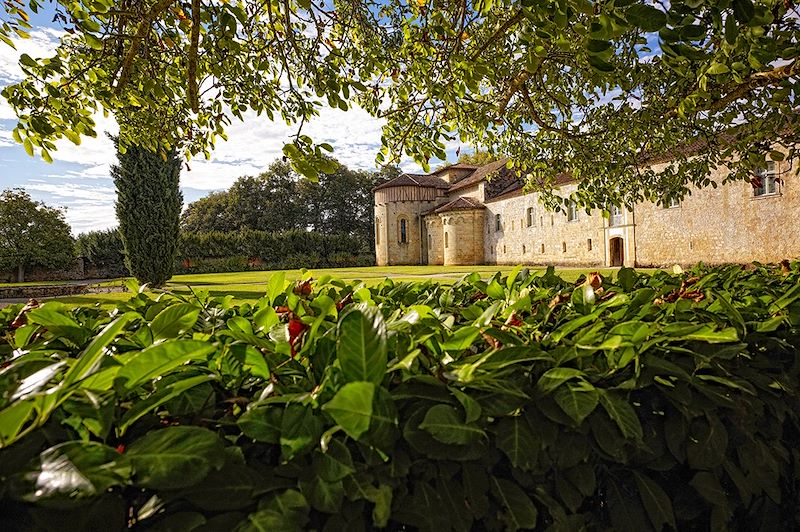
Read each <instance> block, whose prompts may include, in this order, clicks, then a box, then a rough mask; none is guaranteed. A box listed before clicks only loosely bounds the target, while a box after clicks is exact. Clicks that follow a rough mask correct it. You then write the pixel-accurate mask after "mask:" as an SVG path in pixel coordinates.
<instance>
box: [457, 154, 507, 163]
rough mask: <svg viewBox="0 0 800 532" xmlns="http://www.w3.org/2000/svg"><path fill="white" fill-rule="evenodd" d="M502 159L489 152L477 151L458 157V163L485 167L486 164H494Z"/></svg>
mask: <svg viewBox="0 0 800 532" xmlns="http://www.w3.org/2000/svg"><path fill="white" fill-rule="evenodd" d="M499 158H500V157H498V156H497V155H495V154H493V153H489V152H488V151H480V150H478V151H475V152H472V153H462V154H461V155H459V156H458V162H460V163H463V164H472V165H475V166H483V165H485V164H489V163H493V162H495V161H496V160H498V159H499Z"/></svg>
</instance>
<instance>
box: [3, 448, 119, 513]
mask: <svg viewBox="0 0 800 532" xmlns="http://www.w3.org/2000/svg"><path fill="white" fill-rule="evenodd" d="M119 457H120V455H119V453H117V452H116V451H115V450H114V449H113V448H112V447H109V446H107V445H103V444H101V443H97V442H83V441H68V442H64V443H60V444H58V445H56V446H54V447H50V448H49V449H47V450H46V451H44V452H42V453H41V454H40V455H39V458H38V460H37V465H36V469H35V470H34V471H30V472H26V473H24V474H23V475H21V476H20V477H18V478H17V479H15V481H14V482H12V483H11V486H10V487H11V491H12V493H13V492H16V495H17V496H19V497H21V498H22V499H24V500H26V501H28V502H39V501H44V500H55V499H63V500H64V501H67V500H69V499H86V498H91V497H97V496H99V495H102V494H103V493H105V492H106V490H108V489H109V488H111V487H112V486H121V485H123V484H124V483H125V482H126V481H127V475H128V473H129V471H128V470H127V469H126V468H125V467H124V466H120V465H119V464H118V463H117V459H119Z"/></svg>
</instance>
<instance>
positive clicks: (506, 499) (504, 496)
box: [491, 476, 539, 531]
mask: <svg viewBox="0 0 800 532" xmlns="http://www.w3.org/2000/svg"><path fill="white" fill-rule="evenodd" d="M491 479H492V480H491V482H492V485H491V487H492V494H493V495H494V496H495V498H496V499H497V500H498V502H500V506H501V507H502V509H503V510H504V511H503V515H502V519H503V521H505V524H506V528H505V529H506V530H512V531H513V530H520V529H526V528H531V529H532V528H536V521H537V519H538V517H539V512H538V511H537V510H536V506H534V505H533V501H531V499H530V497H528V496H527V495H526V494H525V492H524V491H522V489H521V488H520V487H519V486H518V485H517V484H515V483H514V482H511V481H510V480H506V479H504V478H500V477H495V476H493V477H491Z"/></svg>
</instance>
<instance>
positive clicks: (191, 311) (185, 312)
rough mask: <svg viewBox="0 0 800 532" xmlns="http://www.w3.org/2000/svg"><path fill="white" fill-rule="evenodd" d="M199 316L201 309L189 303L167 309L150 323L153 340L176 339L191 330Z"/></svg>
mask: <svg viewBox="0 0 800 532" xmlns="http://www.w3.org/2000/svg"><path fill="white" fill-rule="evenodd" d="M199 315H200V309H199V308H197V307H196V306H194V305H191V304H189V303H179V304H177V305H171V306H169V307H167V308H165V309H164V310H162V311H161V312H159V313H158V315H157V316H156V317H155V318H153V321H152V322H151V323H150V330H151V331H152V333H153V340H159V339H161V338H174V337H176V336H178V335H180V334H181V333H183V332H186V331H188V330H190V329H191V328H192V327H194V324H195V322H197V317H198V316H199Z"/></svg>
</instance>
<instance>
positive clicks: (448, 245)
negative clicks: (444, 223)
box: [444, 231, 450, 248]
mask: <svg viewBox="0 0 800 532" xmlns="http://www.w3.org/2000/svg"><path fill="white" fill-rule="evenodd" d="M444 247H446V248H448V247H450V238H449V237H448V234H447V231H445V232H444Z"/></svg>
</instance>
